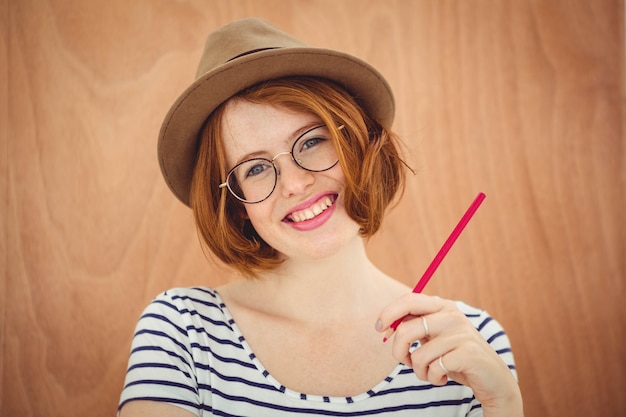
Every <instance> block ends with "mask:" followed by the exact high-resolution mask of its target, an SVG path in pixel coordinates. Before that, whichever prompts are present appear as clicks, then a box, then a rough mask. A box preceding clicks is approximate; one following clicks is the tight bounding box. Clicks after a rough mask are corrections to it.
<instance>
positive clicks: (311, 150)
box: [219, 125, 343, 204]
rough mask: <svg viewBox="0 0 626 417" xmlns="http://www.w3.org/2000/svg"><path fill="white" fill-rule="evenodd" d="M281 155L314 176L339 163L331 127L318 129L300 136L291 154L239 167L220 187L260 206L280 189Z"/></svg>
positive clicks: (238, 165)
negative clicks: (289, 156)
mask: <svg viewBox="0 0 626 417" xmlns="http://www.w3.org/2000/svg"><path fill="white" fill-rule="evenodd" d="M341 128H343V126H340V127H339V129H341ZM281 155H291V159H292V160H293V161H294V162H295V163H296V165H297V166H299V167H300V168H302V169H304V170H306V171H311V172H322V171H327V170H329V169H331V168H332V167H334V166H335V165H336V164H337V162H338V158H337V152H336V150H335V145H334V144H333V140H332V138H331V135H330V131H329V130H328V127H326V125H321V126H316V127H313V128H311V129H309V130H307V131H306V132H304V133H303V134H302V135H300V136H298V138H297V139H296V141H295V142H294V144H293V146H292V148H291V151H290V152H281V153H279V154H277V155H276V156H274V157H273V158H272V159H267V158H254V159H248V160H246V161H243V162H240V163H238V164H237V165H235V166H234V167H233V169H231V170H230V171H229V172H228V175H227V176H226V181H225V182H223V183H222V184H220V185H219V187H220V188H224V187H228V190H229V191H230V192H231V194H232V195H233V196H234V197H235V198H236V199H238V200H240V201H242V202H244V203H247V204H254V203H260V202H261V201H263V200H265V199H267V198H268V197H269V196H270V195H271V194H272V192H274V189H275V188H276V183H277V182H278V175H280V170H279V169H278V167H277V166H276V164H275V163H274V161H275V160H276V158H278V157H279V156H281Z"/></svg>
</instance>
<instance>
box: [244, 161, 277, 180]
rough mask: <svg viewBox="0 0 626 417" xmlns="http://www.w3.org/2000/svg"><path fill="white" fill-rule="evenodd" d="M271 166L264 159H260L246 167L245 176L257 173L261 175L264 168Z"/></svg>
mask: <svg viewBox="0 0 626 417" xmlns="http://www.w3.org/2000/svg"><path fill="white" fill-rule="evenodd" d="M271 167H272V166H271V165H270V164H268V163H267V162H265V161H260V162H258V163H254V164H252V165H251V166H249V167H248V168H247V169H246V173H245V176H246V178H248V177H255V176H257V175H261V174H262V173H263V172H265V171H266V170H268V169H270V168H271Z"/></svg>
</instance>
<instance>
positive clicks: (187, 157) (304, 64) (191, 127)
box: [158, 47, 395, 206]
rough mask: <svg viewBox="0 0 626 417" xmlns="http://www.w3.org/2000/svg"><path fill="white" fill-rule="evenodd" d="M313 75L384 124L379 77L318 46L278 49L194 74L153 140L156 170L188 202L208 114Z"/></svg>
mask: <svg viewBox="0 0 626 417" xmlns="http://www.w3.org/2000/svg"><path fill="white" fill-rule="evenodd" d="M298 75H300V76H313V77H321V78H326V79H329V80H332V81H334V82H337V83H339V84H340V85H342V86H344V87H345V88H346V90H348V91H349V92H350V93H351V94H352V95H353V96H354V98H355V99H356V100H357V101H358V102H359V103H361V104H362V105H363V106H364V108H365V109H366V111H367V112H368V113H369V114H370V116H372V117H373V118H374V119H375V120H377V121H378V122H380V123H381V124H383V125H386V126H390V125H391V123H392V121H393V117H394V111H395V104H394V98H393V93H392V91H391V88H390V87H389V85H388V83H387V81H386V80H385V79H384V78H383V77H382V75H381V74H380V73H379V72H378V71H377V70H376V69H374V68H373V67H372V66H370V65H369V64H367V63H366V62H364V61H362V60H360V59H358V58H356V57H353V56H351V55H348V54H345V53H342V52H338V51H334V50H329V49H319V48H305V47H303V48H282V49H270V50H264V51H260V52H256V53H253V54H250V55H246V56H244V57H241V58H238V59H235V60H233V61H230V62H227V63H225V64H223V65H221V66H219V67H217V68H215V69H213V70H212V71H209V72H207V73H206V74H203V75H201V76H199V77H198V78H197V79H196V81H195V82H194V83H193V84H191V86H189V87H188V88H187V89H186V90H185V91H184V92H183V94H182V95H181V96H180V97H179V98H178V99H177V100H176V102H174V104H173V105H172V107H171V108H170V110H169V112H168V113H167V115H166V117H165V119H164V121H163V124H162V126H161V131H160V133H159V140H158V158H159V164H160V167H161V172H162V173H163V176H164V178H165V181H166V183H167V185H168V186H169V188H170V189H171V190H172V192H173V193H174V195H176V197H177V198H178V199H179V200H180V201H182V202H183V203H184V204H186V205H188V206H189V205H190V203H189V193H190V187H191V179H192V176H193V170H194V165H195V160H196V152H197V149H198V139H199V138H198V136H199V135H198V134H199V132H200V129H202V125H203V124H204V122H205V121H206V119H207V118H208V116H209V115H210V114H211V113H212V112H213V111H214V110H215V109H216V108H217V107H218V106H219V105H220V104H222V103H223V102H224V101H226V100H228V99H229V98H230V97H232V96H233V95H235V94H237V93H238V92H239V91H241V90H243V89H245V88H247V87H250V86H252V85H254V84H257V83H259V82H262V81H267V80H271V79H276V78H282V77H287V76H298Z"/></svg>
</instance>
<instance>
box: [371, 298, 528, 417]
mask: <svg viewBox="0 0 626 417" xmlns="http://www.w3.org/2000/svg"><path fill="white" fill-rule="evenodd" d="M405 316H406V317H405ZM398 317H405V318H404V319H403V320H402V322H401V323H400V325H399V326H398V327H397V329H396V331H395V335H394V336H393V340H392V343H393V346H392V354H393V357H394V358H395V359H396V360H398V361H400V362H402V363H404V364H405V365H407V366H409V367H411V368H413V371H414V372H415V374H416V375H417V377H418V378H420V379H421V380H423V381H429V382H430V383H432V384H433V385H444V384H445V383H446V382H447V381H448V378H451V379H453V380H455V381H456V382H459V383H461V384H463V385H466V386H468V387H470V388H471V389H472V391H473V392H474V395H475V396H476V399H477V400H478V401H480V403H481V404H482V406H483V413H484V415H485V416H499V415H503V416H504V415H506V416H509V417H511V416H518V415H519V416H521V415H523V412H522V400H521V394H520V391H519V387H518V385H517V381H516V380H515V377H514V376H513V374H512V373H511V371H510V370H509V369H508V366H507V365H506V364H505V363H504V361H503V360H502V359H501V358H500V357H499V356H498V354H497V353H496V352H495V351H494V349H493V348H492V347H491V346H490V345H489V343H487V341H486V340H485V339H484V337H483V336H482V335H481V334H480V333H479V332H478V331H477V330H476V329H475V328H474V326H473V325H472V323H471V322H470V321H469V320H468V318H467V317H466V316H465V315H464V314H463V313H462V312H461V311H460V310H459V309H458V307H457V305H456V303H454V302H452V301H449V300H443V299H440V298H436V297H430V296H427V295H423V294H415V293H409V294H407V295H406V296H403V297H402V298H400V299H398V300H397V301H396V302H394V303H392V304H390V305H388V306H387V307H386V308H385V309H384V310H383V311H382V312H381V314H380V316H379V320H378V322H377V323H376V329H377V330H378V331H379V332H387V334H388V335H389V336H390V333H389V331H390V330H391V329H390V327H389V326H390V325H391V323H393V321H394V320H396V319H397V318H398ZM424 323H426V326H425V325H424ZM415 341H419V342H420V347H419V348H417V349H415V350H414V351H413V353H411V352H410V347H411V345H412V344H413V343H414V342H415ZM440 360H441V362H440ZM441 363H442V364H443V365H444V368H442V366H441Z"/></svg>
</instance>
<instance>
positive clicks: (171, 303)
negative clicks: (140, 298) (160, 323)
mask: <svg viewBox="0 0 626 417" xmlns="http://www.w3.org/2000/svg"><path fill="white" fill-rule="evenodd" d="M222 309H223V303H222V301H221V299H220V297H219V295H218V294H217V292H216V291H215V290H214V289H212V288H209V287H191V288H172V289H169V290H167V291H164V292H162V293H160V294H158V295H157V296H156V297H154V299H153V300H152V301H151V302H150V304H148V306H147V307H146V309H145V311H144V315H146V314H150V313H157V312H158V313H169V314H180V315H190V314H191V315H194V314H198V313H200V312H202V313H211V312H213V313H214V312H215V311H218V312H219V311H221V310H222Z"/></svg>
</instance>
